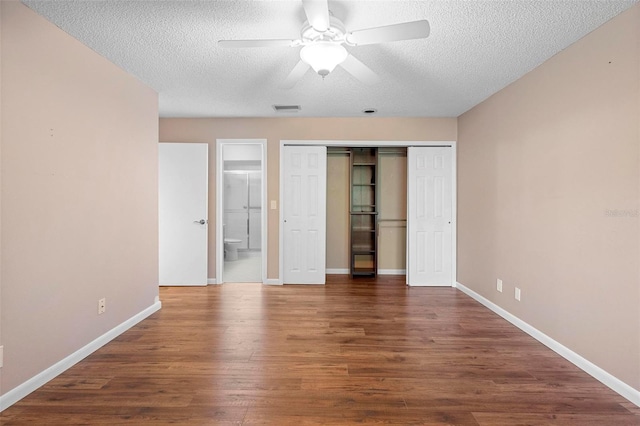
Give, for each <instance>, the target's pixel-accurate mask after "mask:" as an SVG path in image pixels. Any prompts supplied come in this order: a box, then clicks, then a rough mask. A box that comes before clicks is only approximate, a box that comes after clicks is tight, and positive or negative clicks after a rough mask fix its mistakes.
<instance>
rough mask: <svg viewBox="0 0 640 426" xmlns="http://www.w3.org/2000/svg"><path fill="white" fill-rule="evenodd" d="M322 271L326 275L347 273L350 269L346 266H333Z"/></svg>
mask: <svg viewBox="0 0 640 426" xmlns="http://www.w3.org/2000/svg"><path fill="white" fill-rule="evenodd" d="M324 272H325V274H327V275H348V274H349V273H350V272H351V271H350V270H349V269H348V268H346V269H342V268H333V269H327V270H325V271H324Z"/></svg>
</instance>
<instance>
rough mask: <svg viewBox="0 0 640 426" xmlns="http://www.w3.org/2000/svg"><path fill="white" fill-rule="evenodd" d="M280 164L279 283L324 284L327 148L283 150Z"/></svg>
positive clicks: (290, 147)
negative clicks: (281, 233) (281, 165)
mask: <svg viewBox="0 0 640 426" xmlns="http://www.w3.org/2000/svg"><path fill="white" fill-rule="evenodd" d="M283 160H284V164H283V189H284V199H283V212H282V213H283V220H284V223H283V224H282V226H283V245H284V247H283V250H284V258H283V267H284V274H283V282H284V284H324V283H325V262H326V226H327V212H326V210H327V199H326V198H327V148H326V147H324V146H285V147H284V151H283Z"/></svg>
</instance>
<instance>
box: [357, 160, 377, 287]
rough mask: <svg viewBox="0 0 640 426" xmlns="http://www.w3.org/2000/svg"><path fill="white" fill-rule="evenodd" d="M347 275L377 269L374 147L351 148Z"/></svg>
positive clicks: (375, 271) (366, 274)
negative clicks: (348, 262) (349, 260)
mask: <svg viewBox="0 0 640 426" xmlns="http://www.w3.org/2000/svg"><path fill="white" fill-rule="evenodd" d="M350 157H351V206H350V231H351V232H350V234H351V235H350V252H351V253H350V258H351V276H352V277H357V276H369V277H375V276H376V275H377V271H378V187H377V184H378V149H377V148H351V150H350Z"/></svg>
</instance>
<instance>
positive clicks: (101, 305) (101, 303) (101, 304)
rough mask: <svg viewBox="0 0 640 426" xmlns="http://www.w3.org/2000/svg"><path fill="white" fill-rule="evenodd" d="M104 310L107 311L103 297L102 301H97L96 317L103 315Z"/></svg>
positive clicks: (105, 300)
mask: <svg viewBox="0 0 640 426" xmlns="http://www.w3.org/2000/svg"><path fill="white" fill-rule="evenodd" d="M106 310H107V299H106V298H105V297H103V298H102V299H100V300H98V315H100V314H104V313H105V311H106Z"/></svg>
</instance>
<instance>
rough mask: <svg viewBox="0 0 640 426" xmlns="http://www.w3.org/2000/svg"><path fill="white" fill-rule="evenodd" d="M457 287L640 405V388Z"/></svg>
mask: <svg viewBox="0 0 640 426" xmlns="http://www.w3.org/2000/svg"><path fill="white" fill-rule="evenodd" d="M455 287H456V288H458V289H459V290H460V291H462V292H463V293H465V294H467V295H468V296H469V297H471V298H472V299H475V300H476V301H478V302H480V303H481V304H483V305H484V306H486V307H487V308H489V309H490V310H492V311H493V312H495V313H496V314H498V315H500V316H501V317H502V318H504V319H505V320H507V321H509V322H510V323H511V324H513V325H515V326H516V327H518V328H519V329H520V330H522V331H524V332H525V333H527V334H528V335H530V336H531V337H533V338H534V339H536V340H537V341H539V342H540V343H542V344H543V345H545V346H547V347H548V348H549V349H551V350H552V351H554V352H555V353H557V354H558V355H560V356H562V357H563V358H565V359H566V360H567V361H569V362H571V363H572V364H574V365H575V366H577V367H578V368H580V369H581V370H583V371H584V372H586V373H588V374H590V375H591V376H593V377H594V378H595V379H597V380H598V381H600V382H601V383H603V384H604V385H606V386H608V387H609V388H611V389H612V390H613V391H615V392H617V393H619V394H620V395H621V396H623V397H624V398H626V399H628V400H629V401H631V402H632V403H634V404H635V405H637V406H639V407H640V390H637V389H634V388H633V387H631V386H629V385H628V384H626V383H624V382H623V381H622V380H620V379H618V378H617V377H615V376H613V375H612V374H610V373H607V372H606V371H605V370H603V369H602V368H600V367H598V366H597V365H595V364H594V363H592V362H591V361H589V360H587V359H585V358H583V357H582V356H580V355H578V354H577V353H575V352H574V351H572V350H571V349H569V348H567V347H566V346H564V345H562V344H561V343H559V342H557V341H555V340H554V339H552V338H551V337H549V336H547V335H546V334H544V333H543V332H541V331H540V330H538V329H537V328H535V327H533V326H532V325H530V324H528V323H526V322H524V321H522V320H521V319H520V318H518V317H516V316H515V315H513V314H511V313H509V312H508V311H506V310H504V309H503V308H501V307H500V306H498V305H496V304H495V303H493V302H492V301H490V300H489V299H487V298H485V297H483V296H481V295H480V294H478V293H476V292H475V291H473V290H471V289H470V288H468V287H466V286H464V285H462V284H460V283H456V285H455Z"/></svg>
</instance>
